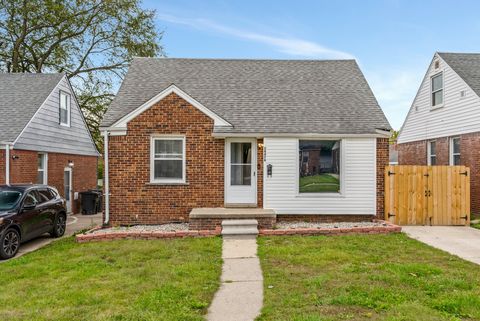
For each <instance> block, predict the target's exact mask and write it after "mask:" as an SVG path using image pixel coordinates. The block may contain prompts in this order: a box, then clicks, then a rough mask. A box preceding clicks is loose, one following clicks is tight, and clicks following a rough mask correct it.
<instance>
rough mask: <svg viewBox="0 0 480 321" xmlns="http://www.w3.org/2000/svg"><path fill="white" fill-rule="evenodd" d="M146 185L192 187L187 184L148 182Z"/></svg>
mask: <svg viewBox="0 0 480 321" xmlns="http://www.w3.org/2000/svg"><path fill="white" fill-rule="evenodd" d="M145 185H148V186H169V185H173V186H188V185H190V183H186V182H148V183H146V184H145Z"/></svg>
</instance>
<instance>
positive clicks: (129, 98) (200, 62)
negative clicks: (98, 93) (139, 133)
mask: <svg viewBox="0 0 480 321" xmlns="http://www.w3.org/2000/svg"><path fill="white" fill-rule="evenodd" d="M171 84H175V85H176V86H177V87H179V88H180V89H182V90H183V91H185V92H186V93H187V94H189V95H190V96H191V97H193V98H194V99H196V100H197V101H199V102H200V103H201V104H202V105H204V106H205V107H207V108H209V109H210V110H212V111H213V112H214V113H216V114H217V115H219V116H220V117H222V118H224V119H225V120H227V121H228V122H229V123H231V124H232V125H233V128H232V129H225V128H224V127H222V128H221V129H219V128H217V129H216V131H221V132H229V133H253V132H255V133H256V132H260V133H318V134H366V133H375V130H376V129H378V128H380V129H390V125H389V123H388V121H387V119H386V118H385V115H384V114H383V112H382V110H381V109H380V107H379V105H378V103H377V101H376V99H375V97H374V95H373V93H372V91H371V90H370V87H369V86H368V84H367V82H366V80H365V78H364V77H363V74H362V72H361V71H360V69H359V67H358V65H357V64H356V62H355V61H354V60H235V59H234V60H228V59H171V58H136V59H134V60H133V62H132V65H131V66H130V69H129V71H128V73H127V75H126V78H125V80H124V81H123V84H122V86H121V87H120V90H119V92H118V94H117V96H116V98H115V99H114V101H113V102H112V104H111V106H110V108H109V109H108V111H107V113H106V115H105V117H104V120H103V123H102V126H111V125H112V124H114V123H115V122H116V121H117V120H119V119H120V118H121V117H123V116H124V115H126V114H128V113H129V112H131V111H132V110H135V109H136V108H137V107H139V106H140V105H142V104H143V103H145V102H147V101H148V100H149V99H151V98H152V97H154V96H155V95H157V94H158V93H160V92H161V91H162V90H163V89H165V88H167V87H168V86H169V85H171Z"/></svg>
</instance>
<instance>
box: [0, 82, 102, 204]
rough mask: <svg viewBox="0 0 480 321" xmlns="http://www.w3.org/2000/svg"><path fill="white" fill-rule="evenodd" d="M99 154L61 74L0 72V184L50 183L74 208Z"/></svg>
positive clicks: (90, 184) (93, 177)
mask: <svg viewBox="0 0 480 321" xmlns="http://www.w3.org/2000/svg"><path fill="white" fill-rule="evenodd" d="M98 156H99V154H98V152H97V149H96V147H95V144H94V142H93V140H92V137H91V135H90V132H89V130H88V128H87V125H86V123H85V119H84V118H83V114H82V112H81V110H80V108H79V106H78V103H77V100H76V97H75V94H74V92H73V90H72V87H71V85H70V82H69V80H68V79H67V77H66V76H65V75H64V74H0V184H15V183H34V184H48V185H51V186H54V187H55V188H56V189H57V190H58V191H59V193H60V194H61V195H62V196H63V197H64V198H65V199H66V200H67V207H68V210H69V211H70V212H74V213H75V212H77V211H78V210H79V204H78V192H81V191H84V190H88V189H93V188H96V186H97V158H98Z"/></svg>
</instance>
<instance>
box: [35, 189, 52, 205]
mask: <svg viewBox="0 0 480 321" xmlns="http://www.w3.org/2000/svg"><path fill="white" fill-rule="evenodd" d="M38 196H39V198H40V200H39V201H40V203H45V202H48V201H50V200H51V199H53V195H52V193H50V191H49V190H48V189H46V188H45V189H39V190H38Z"/></svg>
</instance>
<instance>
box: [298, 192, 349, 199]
mask: <svg viewBox="0 0 480 321" xmlns="http://www.w3.org/2000/svg"><path fill="white" fill-rule="evenodd" d="M295 197H296V198H345V194H343V193H297V195H296V196H295Z"/></svg>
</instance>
